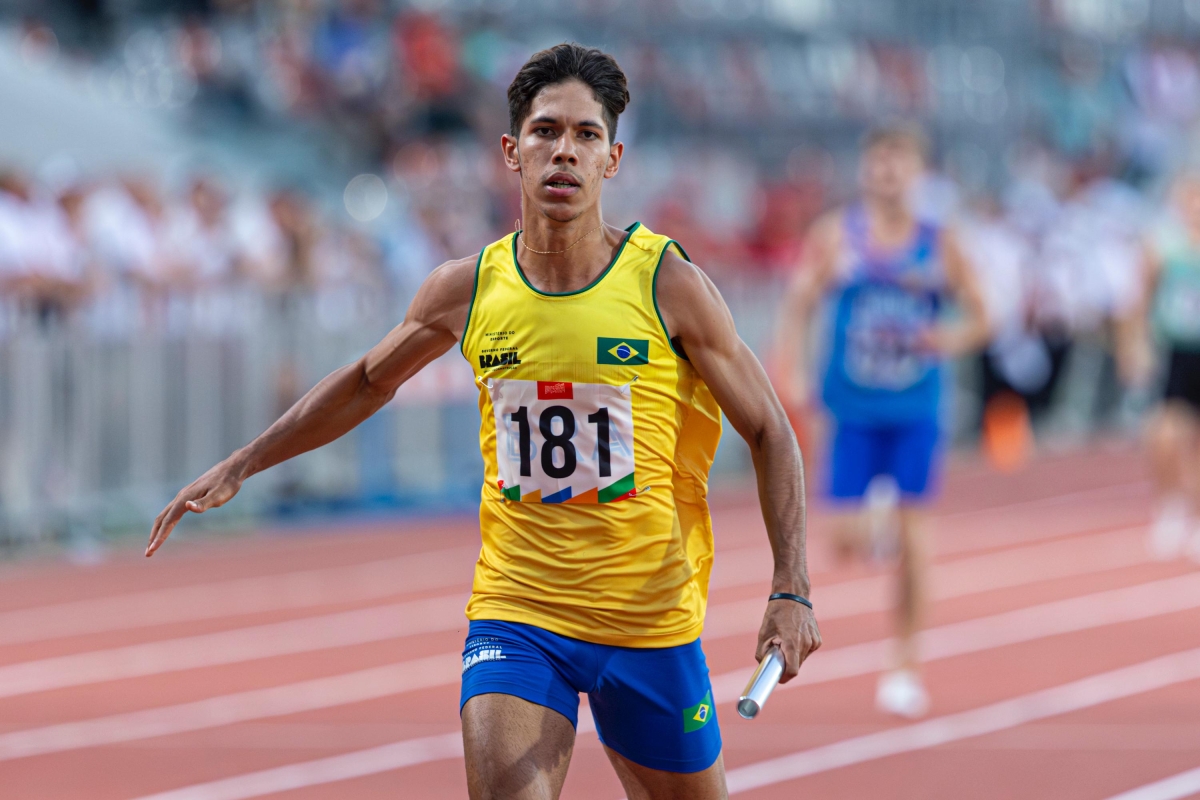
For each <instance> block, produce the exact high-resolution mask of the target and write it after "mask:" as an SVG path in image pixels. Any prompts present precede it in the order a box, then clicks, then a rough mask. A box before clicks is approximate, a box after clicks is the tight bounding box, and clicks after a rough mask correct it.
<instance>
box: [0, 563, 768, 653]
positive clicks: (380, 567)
mask: <svg viewBox="0 0 1200 800" xmlns="http://www.w3.org/2000/svg"><path fill="white" fill-rule="evenodd" d="M478 554H479V548H478V547H474V546H473V547H456V548H452V549H448V550H438V551H435V552H431V553H422V554H419V555H413V556H403V557H400V558H391V559H386V560H383V561H376V562H372V563H368V564H356V565H353V566H349V567H334V568H329V569H313V570H304V571H301V572H290V573H284V574H281V575H265V576H260V577H254V578H239V579H237V580H231V581H222V582H217V583H201V584H194V585H191V586H180V587H176V588H171V589H155V590H152V591H145V592H136V593H132V594H123V595H114V596H112V597H102V598H96V599H92V600H79V601H74V602H70V603H59V604H56V605H50V606H38V607H35V608H27V609H18V610H15V611H5V612H0V646H3V645H12V644H22V643H26V642H38V641H46V640H49V639H57V638H63V637H67V636H80V635H85V634H97V633H110V632H112V631H120V630H132V629H135V628H144V627H149V626H152V625H164V624H171V623H179V622H195V621H198V620H207V619H217V618H221V617H237V616H244V615H248V614H256V613H262V612H269V611H286V610H289V609H302V608H313V607H315V606H321V605H332V604H335V603H351V602H357V601H363V600H372V599H376V598H381V597H391V596H395V595H401V594H410V593H416V592H422V591H428V590H430V589H442V588H446V587H447V586H455V585H459V586H464V587H465V586H467V585H468V584H469V580H470V569H471V565H472V564H474V561H475V558H476V556H477V555H478ZM719 561H720V562H721V566H720V567H718V568H716V569H714V573H713V578H712V582H711V588H714V589H716V588H725V587H730V586H739V585H744V584H746V583H748V582H752V581H753V580H757V579H758V577H759V576H761V575H767V574H769V573H770V569H771V551H770V549H769V548H767V547H761V546H756V547H745V548H738V549H735V550H730V551H727V552H724V553H722V554H721V558H720V559H719Z"/></svg>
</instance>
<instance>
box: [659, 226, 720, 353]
mask: <svg viewBox="0 0 1200 800" xmlns="http://www.w3.org/2000/svg"><path fill="white" fill-rule="evenodd" d="M654 293H655V298H656V300H657V303H658V309H659V312H660V313H661V314H662V317H663V325H664V326H665V327H666V329H667V331H668V335H669V336H670V337H672V339H673V340H674V339H675V338H681V339H682V340H683V341H685V342H693V343H695V342H697V341H701V342H704V341H707V340H708V338H709V337H710V336H711V335H712V334H714V333H716V332H717V330H718V329H720V328H722V327H723V326H722V322H723V321H729V322H730V323H731V324H732V319H731V318H729V310H728V308H727V307H726V305H725V300H724V299H723V298H722V297H721V293H720V291H718V289H717V287H716V284H714V283H713V282H712V279H711V278H709V277H708V275H706V274H705V272H704V270H703V269H701V268H700V267H699V266H697V265H696V264H693V263H692V262H691V261H688V260H687V259H685V258H684V257H683V256H681V255H679V254H678V253H677V252H675V250H674V248H671V249H668V250H667V251H666V252H665V253H664V254H663V257H662V263H661V265H660V266H659V269H658V274H657V275H656V276H655V286H654Z"/></svg>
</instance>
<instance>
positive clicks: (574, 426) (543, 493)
mask: <svg viewBox="0 0 1200 800" xmlns="http://www.w3.org/2000/svg"><path fill="white" fill-rule="evenodd" d="M630 389H631V387H630V385H629V384H626V385H624V386H611V385H608V384H602V383H567V382H565V381H520V380H509V379H505V378H493V379H491V380H490V381H489V383H488V390H489V392H490V393H491V397H492V408H493V409H494V412H495V416H496V463H497V465H498V468H499V473H500V474H499V479H498V480H499V485H500V491H501V492H502V493H503V495H504V497H505V498H506V499H507V500H511V501H514V502H521V503H612V502H615V501H617V500H625V499H627V498H630V497H633V496H634V495H635V494H636V493H637V486H636V484H635V482H634V476H633V465H634V456H633V403H632V398H631V393H630Z"/></svg>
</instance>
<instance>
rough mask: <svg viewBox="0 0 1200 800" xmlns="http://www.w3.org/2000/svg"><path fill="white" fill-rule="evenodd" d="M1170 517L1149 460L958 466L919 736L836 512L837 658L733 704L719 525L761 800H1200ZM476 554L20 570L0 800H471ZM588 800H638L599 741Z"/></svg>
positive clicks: (734, 750)
mask: <svg viewBox="0 0 1200 800" xmlns="http://www.w3.org/2000/svg"><path fill="white" fill-rule="evenodd" d="M1149 513H1150V490H1149V488H1148V485H1147V484H1146V482H1145V472H1144V467H1143V465H1142V463H1141V460H1140V458H1139V457H1138V456H1137V454H1136V453H1133V452H1130V451H1124V450H1100V449H1098V450H1093V451H1090V452H1087V453H1082V454H1075V455H1070V456H1057V457H1048V458H1044V459H1042V460H1040V461H1038V462H1037V463H1035V464H1034V465H1032V466H1030V467H1029V468H1027V469H1026V470H1024V471H1023V472H1021V473H1019V474H1015V475H1006V476H998V475H996V474H994V473H991V472H989V471H988V470H987V469H986V468H984V467H982V466H980V465H978V464H973V463H960V464H958V465H956V466H955V468H954V469H952V470H951V472H950V474H949V476H948V479H947V485H946V487H945V491H944V495H943V499H942V500H941V501H940V503H939V505H938V506H937V508H936V509H934V511H933V515H932V521H931V528H932V532H933V534H934V539H935V550H936V566H935V572H934V587H933V589H934V595H935V598H936V602H935V604H934V608H933V613H932V616H931V619H930V621H929V631H928V632H927V635H926V638H925V642H924V649H925V652H926V653H927V657H928V664H927V667H926V676H927V681H928V684H929V687H930V689H931V691H932V694H933V709H932V712H931V714H930V716H929V717H928V718H927V719H926V720H923V721H920V722H917V723H912V722H904V721H899V720H894V719H890V718H887V717H884V716H882V715H880V714H879V713H877V712H876V711H875V709H874V708H873V705H872V700H873V690H874V683H875V679H876V676H877V675H878V671H879V669H880V668H881V666H882V665H883V663H885V661H886V658H887V652H888V643H887V641H886V639H887V636H888V632H889V617H888V614H887V607H888V600H889V597H890V594H891V579H890V575H889V574H888V573H887V571H886V570H882V569H879V568H874V567H865V566H859V567H846V566H836V565H834V564H833V563H832V562H831V560H830V559H829V557H828V554H827V552H826V549H825V548H824V547H823V542H822V538H821V534H822V532H823V519H822V516H821V513H820V511H819V510H817V511H814V512H813V514H812V516H811V525H810V527H811V530H812V538H813V541H812V543H811V545H810V551H811V557H812V571H813V582H814V586H815V588H814V600H815V602H816V603H817V609H818V611H819V612H820V613H819V615H818V619H819V620H820V621H821V628H822V632H823V634H824V638H825V647H824V648H823V649H822V650H821V651H820V652H819V653H818V654H817V655H816V656H814V657H813V659H812V660H811V661H810V663H809V664H807V665H806V666H805V668H804V671H803V672H802V674H801V678H800V679H799V680H798V681H797V682H796V683H795V684H793V685H789V686H787V687H784V688H781V689H780V691H779V692H778V693H777V694H776V695H775V697H774V698H772V700H771V703H770V704H769V705H768V706H767V708H766V710H765V711H764V712H763V714H762V715H761V717H760V718H759V719H758V720H756V721H754V722H752V723H750V722H745V721H743V720H741V719H740V718H738V717H737V715H736V713H735V712H734V710H733V704H732V702H731V700H732V699H734V698H736V695H737V692H738V690H739V689H740V688H741V686H742V684H743V683H744V681H745V678H746V676H747V675H748V673H749V671H750V669H751V667H752V653H753V648H754V637H755V632H756V630H757V627H758V623H759V621H760V615H761V612H762V605H763V598H764V595H765V593H766V589H767V584H768V576H769V566H770V554H769V550H768V548H767V544H766V537H765V534H764V532H763V529H762V523H761V520H760V518H759V516H758V511H757V507H756V504H755V501H754V498H753V497H751V496H749V495H741V494H730V495H726V496H723V497H720V498H719V499H718V500H717V501H716V502H715V511H714V516H715V527H716V531H717V542H718V555H717V562H716V569H715V572H714V578H713V590H712V597H711V603H710V610H709V620H708V626H707V628H706V633H705V637H704V639H705V649H706V652H707V654H708V660H709V666H710V668H711V670H712V673H713V676H714V691H715V695H716V699H717V701H718V715H719V717H720V720H721V725H722V730H723V733H724V739H725V761H726V765H727V768H728V770H729V775H730V785H731V790H732V791H733V793H734V794H735V796H738V797H746V798H793V797H820V798H864V797H869V798H872V800H886V799H887V798H954V799H955V800H957V799H958V798H984V799H985V800H986V799H988V798H997V799H999V798H1043V797H1044V798H1056V799H1057V798H1061V799H1062V800H1076V799H1078V800H1085V799H1087V800H1092V799H1094V800H1107V798H1112V797H1116V796H1119V795H1121V794H1122V793H1125V792H1130V791H1131V790H1135V789H1138V788H1139V787H1142V788H1141V790H1140V792H1139V793H1135V794H1131V795H1128V796H1127V797H1125V798H1123V800H1166V799H1167V798H1184V797H1200V771H1198V770H1197V768H1200V568H1198V567H1197V565H1195V564H1192V563H1190V562H1184V561H1178V562H1172V563H1157V562H1152V561H1150V560H1149V559H1148V557H1147V554H1146V551H1145V549H1144V547H1143V538H1144V527H1145V524H1146V521H1147V519H1148V516H1149ZM477 536H478V533H477V531H476V529H475V527H474V525H473V523H472V521H471V520H469V519H459V520H449V521H442V522H437V523H423V524H415V523H408V524H403V525H402V524H390V523H389V524H387V525H376V526H370V527H366V526H354V527H352V528H345V529H342V530H337V531H333V530H321V531H313V532H308V533H302V534H296V533H294V532H293V533H291V534H289V535H287V536H272V535H259V536H253V537H246V538H242V539H234V540H230V539H225V540H222V541H215V540H208V541H199V540H190V539H189V538H188V537H186V535H185V536H182V537H179V539H178V540H176V541H172V542H171V543H170V544H169V545H168V546H167V547H166V548H165V549H164V550H163V551H162V552H161V553H160V554H159V555H158V556H156V557H155V558H154V559H153V560H150V561H147V560H145V559H142V558H140V557H139V554H138V545H139V543H138V542H130V543H129V544H128V548H127V549H128V552H122V553H119V554H113V555H112V557H111V558H110V559H109V560H108V561H107V562H106V563H104V564H101V565H98V566H92V567H81V566H73V565H70V564H67V563H62V562H57V561H55V562H50V561H46V562H34V563H29V562H25V563H10V564H7V565H3V566H0V580H2V581H3V585H4V586H5V591H4V592H3V594H2V595H0V797H2V798H5V800H8V799H10V798H19V799H20V800H25V799H26V798H28V799H30V800H58V799H59V798H79V799H80V800H85V799H86V800H108V799H109V798H114V799H115V798H149V797H153V798H155V800H233V799H234V798H249V797H271V798H289V800H301V798H397V797H400V798H426V797H428V798H439V800H440V799H442V798H456V797H465V795H466V789H465V779H464V777H463V769H462V763H461V744H460V742H459V739H458V718H457V693H458V676H459V671H460V668H459V666H460V665H459V657H458V652H459V650H460V648H461V645H462V639H463V635H464V633H465V628H466V625H465V620H464V619H463V617H462V606H463V603H464V602H465V599H466V595H467V592H468V589H469V584H470V576H471V568H472V560H473V552H474V551H475V549H476V548H477ZM584 709H585V710H586V703H585V704H584ZM1167 779H1170V780H1167ZM564 797H567V798H596V799H597V800H617V798H620V797H622V791H621V787H620V785H619V784H618V782H617V780H616V778H615V777H614V776H613V774H612V772H611V770H610V768H609V766H608V764H607V761H606V759H605V757H604V755H603V752H602V751H601V749H600V746H599V744H598V742H597V740H596V737H595V734H594V731H593V730H592V729H591V727H590V720H589V718H588V717H587V715H586V713H584V714H583V716H582V717H581V725H580V735H579V738H578V742H577V745H576V749H575V756H574V760H573V762H572V765H571V771H570V774H569V776H568V779H567V785H566V789H565V791H564Z"/></svg>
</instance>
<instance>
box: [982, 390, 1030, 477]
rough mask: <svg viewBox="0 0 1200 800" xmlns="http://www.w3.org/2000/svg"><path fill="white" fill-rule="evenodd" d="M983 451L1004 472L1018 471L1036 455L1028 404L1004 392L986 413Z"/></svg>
mask: <svg viewBox="0 0 1200 800" xmlns="http://www.w3.org/2000/svg"><path fill="white" fill-rule="evenodd" d="M983 452H984V455H985V456H987V459H988V461H989V462H990V463H991V465H992V466H993V467H995V468H996V469H998V470H1000V471H1001V472H1015V471H1016V470H1018V469H1020V468H1021V467H1022V466H1024V465H1025V464H1026V462H1028V461H1029V459H1030V457H1031V456H1032V455H1033V428H1032V427H1031V426H1030V424H1029V409H1028V408H1027V407H1026V406H1025V401H1024V400H1023V399H1022V398H1021V397H1020V396H1019V395H1016V394H1014V393H1012V392H1002V393H1001V394H998V395H996V396H995V397H993V398H992V399H991V400H989V401H988V404H987V406H986V407H985V408H984V410H983Z"/></svg>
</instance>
